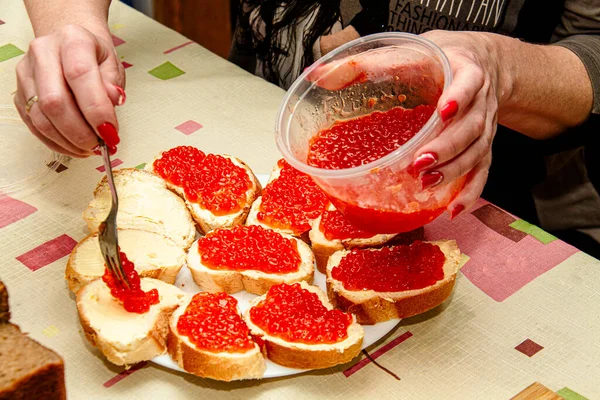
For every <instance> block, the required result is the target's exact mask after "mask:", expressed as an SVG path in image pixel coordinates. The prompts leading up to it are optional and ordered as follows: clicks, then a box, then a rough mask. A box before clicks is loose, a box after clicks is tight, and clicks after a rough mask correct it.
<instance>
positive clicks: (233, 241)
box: [198, 225, 301, 274]
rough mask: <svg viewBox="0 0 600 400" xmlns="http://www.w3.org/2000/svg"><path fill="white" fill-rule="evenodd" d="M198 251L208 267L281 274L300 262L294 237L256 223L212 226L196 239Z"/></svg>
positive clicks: (291, 269) (297, 265) (296, 267)
mask: <svg viewBox="0 0 600 400" xmlns="http://www.w3.org/2000/svg"><path fill="white" fill-rule="evenodd" d="M198 251H199V252H200V257H201V258H202V263H203V264H204V265H206V266H207V267H209V268H212V269H226V270H234V271H244V270H256V271H261V272H266V273H271V274H285V273H289V272H296V271H298V267H299V266H300V262H301V259H300V253H298V244H297V243H296V241H295V240H294V239H288V238H285V237H283V236H281V235H280V234H279V233H277V232H275V231H273V230H271V229H265V228H263V227H261V226H258V225H250V226H236V227H234V228H231V229H217V230H214V231H212V232H210V233H209V234H207V235H206V236H204V237H203V238H201V239H200V240H198Z"/></svg>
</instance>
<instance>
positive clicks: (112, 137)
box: [96, 122, 121, 146]
mask: <svg viewBox="0 0 600 400" xmlns="http://www.w3.org/2000/svg"><path fill="white" fill-rule="evenodd" d="M96 129H97V130H98V135H100V137H101V138H102V140H104V141H105V142H106V144H107V145H108V146H116V145H118V144H119V142H120V141H121V139H119V134H118V133H117V130H116V129H115V127H114V126H113V124H111V123H109V122H105V123H103V124H102V125H99V126H98V127H97V128H96Z"/></svg>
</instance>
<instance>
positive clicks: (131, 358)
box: [77, 279, 186, 367]
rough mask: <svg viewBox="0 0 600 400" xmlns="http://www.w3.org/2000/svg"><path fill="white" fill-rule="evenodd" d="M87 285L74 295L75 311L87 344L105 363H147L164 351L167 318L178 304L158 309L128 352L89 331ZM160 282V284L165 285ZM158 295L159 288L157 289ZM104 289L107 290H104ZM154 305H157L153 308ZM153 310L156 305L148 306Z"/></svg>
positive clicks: (92, 329)
mask: <svg viewBox="0 0 600 400" xmlns="http://www.w3.org/2000/svg"><path fill="white" fill-rule="evenodd" d="M94 282H99V284H101V285H104V283H103V282H102V281H101V280H100V279H98V280H96V281H94ZM94 282H92V283H91V284H88V285H87V286H85V287H83V288H82V289H81V290H80V291H79V292H78V293H77V312H78V314H79V321H80V323H81V327H82V328H83V332H84V334H85V337H86V338H87V340H88V341H89V342H90V344H91V345H92V346H94V347H96V348H97V349H98V350H100V352H101V353H102V354H103V355H104V356H105V357H106V359H107V360H108V361H110V362H111V363H113V364H115V365H125V366H127V367H129V366H130V365H133V364H136V363H138V362H141V361H147V360H150V359H152V358H154V357H156V356H159V355H161V354H163V353H164V352H165V351H166V349H167V335H168V331H169V319H170V317H171V314H172V313H173V312H174V311H175V310H176V309H177V307H178V306H179V304H174V305H171V306H168V307H162V308H161V310H160V312H159V313H158V315H157V317H156V319H155V321H154V324H153V326H152V328H151V329H150V330H148V332H147V333H146V335H145V337H144V338H142V339H140V340H137V343H136V344H135V345H134V346H132V348H131V349H130V350H128V351H123V350H121V349H119V348H118V347H117V346H116V345H115V343H113V342H112V341H110V340H107V339H106V338H105V337H104V336H103V335H102V334H101V333H100V332H99V331H98V330H97V329H94V328H93V323H92V322H91V321H90V319H89V317H88V315H87V313H86V309H85V302H86V301H87V300H86V290H89V289H90V288H92V284H93V283H94ZM157 282H160V283H161V284H163V285H166V283H163V282H162V281H157ZM158 289H159V293H160V286H159V287H158ZM106 290H109V289H108V288H106ZM185 297H186V296H185V294H184V293H183V292H181V299H183V298H185ZM157 306H160V304H159V305H157ZM152 307H156V306H152Z"/></svg>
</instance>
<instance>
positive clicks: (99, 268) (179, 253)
mask: <svg viewBox="0 0 600 400" xmlns="http://www.w3.org/2000/svg"><path fill="white" fill-rule="evenodd" d="M119 247H120V248H121V250H122V251H123V252H124V253H125V254H127V258H128V259H129V261H131V262H133V264H134V265H135V270H136V271H137V272H138V274H139V275H140V277H142V278H155V279H160V280H161V281H163V282H166V283H170V284H173V283H175V278H176V277H177V274H178V273H179V270H180V269H181V267H183V265H184V264H185V252H184V251H183V249H182V248H181V247H179V246H177V245H176V244H175V243H174V242H173V241H172V240H171V239H169V238H167V237H165V236H162V235H159V234H157V233H154V232H148V231H141V230H139V229H121V230H119ZM104 269H105V264H104V259H103V258H102V253H101V252H100V246H99V245H98V233H94V234H92V235H89V236H87V237H85V238H84V239H83V240H82V241H81V242H79V244H78V245H77V246H75V248H74V249H73V251H72V252H71V255H70V256H69V261H68V262H67V268H66V269H65V279H66V280H67V283H68V284H69V289H71V291H72V292H74V293H77V292H79V290H80V289H81V288H82V287H83V286H85V285H87V284H88V283H90V282H92V281H93V280H96V279H98V278H101V277H102V275H103V274H104Z"/></svg>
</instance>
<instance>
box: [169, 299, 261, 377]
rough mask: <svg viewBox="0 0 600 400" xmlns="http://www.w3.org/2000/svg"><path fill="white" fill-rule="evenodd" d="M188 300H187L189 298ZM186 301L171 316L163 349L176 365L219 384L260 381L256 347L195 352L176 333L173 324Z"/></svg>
mask: <svg viewBox="0 0 600 400" xmlns="http://www.w3.org/2000/svg"><path fill="white" fill-rule="evenodd" d="M190 300H191V299H190ZM188 304H189V301H186V302H185V303H184V304H183V305H181V306H180V307H179V308H178V309H177V310H176V311H175V312H174V313H173V315H172V316H171V319H170V323H169V334H168V337H167V350H168V352H169V355H170V356H171V358H172V359H173V360H175V362H177V364H178V365H179V366H180V367H181V368H183V369H184V370H186V371H187V372H190V373H192V374H194V375H197V376H201V377H203V378H211V379H216V380H220V381H227V382H229V381H234V380H241V379H258V378H262V376H263V375H264V373H265V369H266V363H265V359H264V357H263V355H262V353H261V352H260V348H259V347H258V345H256V344H255V345H254V349H252V350H249V351H247V352H245V353H226V352H223V353H212V352H208V351H205V350H200V349H198V348H197V347H196V346H195V345H194V344H193V343H191V342H190V341H189V339H188V338H187V337H185V336H182V335H180V334H179V333H178V331H177V321H178V320H179V317H180V316H181V315H182V314H183V313H184V312H185V309H186V308H187V306H188Z"/></svg>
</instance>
